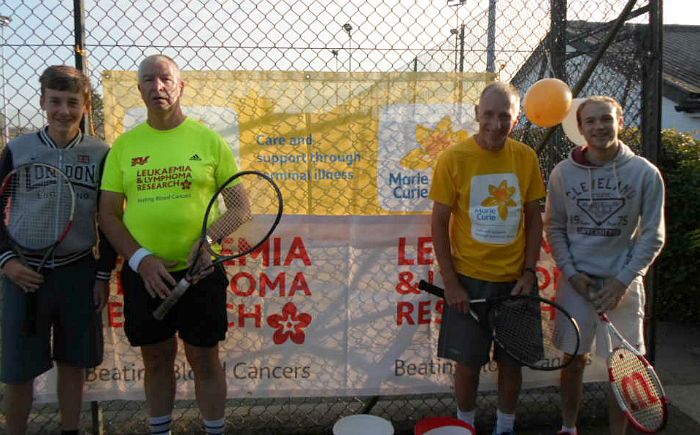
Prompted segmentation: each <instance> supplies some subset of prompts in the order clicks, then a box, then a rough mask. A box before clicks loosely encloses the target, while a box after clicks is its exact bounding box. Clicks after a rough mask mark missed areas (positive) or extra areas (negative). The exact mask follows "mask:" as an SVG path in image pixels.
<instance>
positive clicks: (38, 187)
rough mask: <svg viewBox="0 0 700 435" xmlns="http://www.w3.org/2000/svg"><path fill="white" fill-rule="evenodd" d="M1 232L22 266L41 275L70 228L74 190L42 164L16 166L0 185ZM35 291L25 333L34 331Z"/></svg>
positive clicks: (29, 296)
mask: <svg viewBox="0 0 700 435" xmlns="http://www.w3.org/2000/svg"><path fill="white" fill-rule="evenodd" d="M0 205H1V206H2V213H3V214H2V223H1V224H0V225H2V230H3V231H5V233H6V234H7V236H8V237H9V239H10V242H11V244H12V245H13V248H14V251H15V252H16V253H17V255H19V258H20V260H21V261H22V263H23V264H25V265H28V266H31V267H34V268H35V270H36V271H37V272H39V273H41V271H42V269H43V268H44V266H45V265H46V262H47V260H48V259H49V258H51V256H52V255H53V252H54V251H55V250H56V247H57V246H58V245H59V244H60V243H61V242H62V241H63V240H65V238H66V237H67V236H68V233H69V232H70V230H71V228H72V226H73V214H74V212H75V190H74V188H73V184H72V183H71V181H70V180H69V179H68V177H67V176H66V174H65V173H64V172H63V171H61V170H60V169H59V168H57V167H55V166H52V165H48V164H45V163H30V164H27V165H22V166H19V167H17V168H15V169H13V170H12V171H10V173H9V174H7V175H6V176H5V178H4V179H3V180H2V185H0ZM36 297H37V296H36V292H33V291H32V292H28V293H27V306H26V310H27V312H26V317H25V323H24V330H25V332H26V333H27V334H34V333H35V332H36V314H37V301H36Z"/></svg>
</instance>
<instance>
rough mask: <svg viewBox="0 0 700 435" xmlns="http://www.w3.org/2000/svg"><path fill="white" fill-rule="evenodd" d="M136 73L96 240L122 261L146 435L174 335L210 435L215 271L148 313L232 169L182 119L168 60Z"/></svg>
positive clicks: (167, 407)
mask: <svg viewBox="0 0 700 435" xmlns="http://www.w3.org/2000/svg"><path fill="white" fill-rule="evenodd" d="M138 74H139V91H140V92H141V97H142V99H143V101H144V103H145V104H146V108H147V112H148V118H147V121H146V122H145V123H143V124H140V125H138V126H136V127H135V128H134V129H132V130H130V131H128V132H126V133H124V134H122V135H121V136H120V137H119V138H118V139H117V140H116V141H115V142H114V144H113V146H112V150H111V151H110V153H109V155H108V157H107V162H106V164H105V173H104V176H103V180H102V185H101V189H102V198H101V200H100V222H101V223H102V225H103V226H104V232H105V234H106V235H107V237H108V238H109V240H110V241H111V242H112V243H113V245H114V247H115V248H116V250H117V252H119V253H120V254H121V255H122V256H123V257H124V258H125V259H128V266H126V265H125V267H124V268H123V269H122V274H121V279H122V288H123V290H124V319H125V322H124V330H125V333H126V336H127V338H128V339H129V342H130V343H131V345H132V346H139V347H141V355H142V357H143V361H144V367H145V370H146V373H145V379H144V390H145V393H146V401H147V404H148V413H149V424H150V428H151V432H152V433H159V434H168V433H169V432H170V424H171V421H172V418H171V413H172V409H173V402H174V400H175V371H174V366H175V356H176V353H177V341H176V339H175V333H176V332H177V334H178V336H179V337H180V339H182V341H183V342H184V346H185V355H186V356H187V360H188V362H189V363H190V365H191V366H192V370H193V372H194V382H195V390H196V398H197V402H198V404H199V408H200V411H201V413H202V417H203V420H204V428H205V431H206V433H207V434H219V433H223V430H224V402H225V399H226V378H225V376H224V371H223V368H222V366H221V362H220V360H219V341H221V340H223V339H224V338H225V335H226V330H227V327H228V320H227V316H226V287H227V284H228V281H227V279H226V275H225V273H224V271H223V269H222V268H217V269H216V270H215V271H214V272H213V273H212V274H210V275H209V276H207V277H205V278H203V279H202V280H200V281H199V282H197V283H196V284H194V285H193V287H191V288H190V289H189V290H188V291H187V292H186V293H185V295H184V296H183V297H182V299H180V301H179V302H178V303H177V304H176V305H175V306H174V307H173V309H172V310H171V311H170V312H169V313H168V314H167V315H166V317H165V318H164V319H163V320H162V321H159V320H156V319H155V318H154V317H153V314H152V313H153V311H154V310H155V309H156V308H157V307H158V305H159V304H160V302H161V301H162V299H164V298H166V297H167V296H168V295H169V294H170V290H171V288H172V287H173V286H175V285H176V283H177V281H178V280H179V279H181V278H182V277H183V276H184V275H185V273H186V269H187V266H188V264H187V259H188V256H189V254H190V251H191V250H192V249H193V246H194V244H195V243H196V242H197V239H198V236H199V231H200V228H201V223H202V219H203V217H204V212H205V209H206V206H207V204H208V202H209V200H210V199H211V197H212V196H213V194H214V193H215V192H216V190H217V188H218V187H219V186H221V185H222V184H223V183H224V182H225V181H226V180H227V179H228V178H229V177H230V176H232V175H233V174H235V173H236V172H237V171H238V167H237V165H236V161H235V158H234V156H233V153H232V152H231V149H230V148H229V146H228V144H227V143H226V142H225V141H224V139H223V138H222V137H221V136H220V135H218V134H217V133H216V132H214V131H212V130H211V129H209V128H207V127H206V126H204V125H202V124H200V123H199V122H196V121H194V120H192V119H189V118H187V117H186V116H185V114H184V113H183V111H182V108H181V106H180V97H181V96H182V91H183V89H184V87H185V83H184V81H182V79H181V77H180V71H179V69H178V67H177V65H176V64H175V62H174V61H173V60H172V59H170V58H169V57H167V56H163V55H154V56H149V57H147V58H146V59H144V60H143V61H142V62H141V64H140V66H139V71H138ZM125 202H126V205H125Z"/></svg>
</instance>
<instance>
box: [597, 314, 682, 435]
mask: <svg viewBox="0 0 700 435" xmlns="http://www.w3.org/2000/svg"><path fill="white" fill-rule="evenodd" d="M598 317H599V318H600V322H601V323H602V324H603V325H605V327H606V329H607V334H605V338H606V345H607V347H608V377H609V381H610V387H611V389H612V392H613V396H615V400H616V401H617V404H618V405H619V406H620V409H621V410H622V412H623V413H624V414H625V417H627V420H628V421H629V422H630V423H631V424H632V426H634V428H635V429H637V430H638V431H640V432H644V433H657V432H659V431H660V430H661V429H663V428H664V426H665V425H666V421H667V420H668V405H667V403H668V401H667V399H666V394H665V393H664V389H663V387H662V386H661V381H659V377H658V376H657V375H656V371H654V368H653V367H652V365H651V364H649V361H647V360H646V358H644V356H643V355H642V354H641V352H639V351H638V350H637V349H636V348H635V347H634V346H632V345H631V344H630V343H629V342H628V341H627V340H625V338H624V337H623V336H622V334H620V332H619V331H618V330H617V328H615V326H614V325H613V324H612V322H611V321H610V319H608V316H607V315H606V314H605V313H599V314H598ZM611 335H612V336H614V337H615V339H617V340H618V341H619V342H620V345H619V346H618V347H616V348H615V349H613V348H612V340H611Z"/></svg>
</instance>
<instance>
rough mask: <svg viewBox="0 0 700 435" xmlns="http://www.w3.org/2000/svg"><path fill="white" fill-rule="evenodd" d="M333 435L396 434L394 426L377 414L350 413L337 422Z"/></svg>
mask: <svg viewBox="0 0 700 435" xmlns="http://www.w3.org/2000/svg"><path fill="white" fill-rule="evenodd" d="M333 435H394V426H392V425H391V423H390V422H389V421H388V420H385V419H383V418H381V417H377V416H376V415H367V414H358V415H349V416H347V417H343V418H341V419H340V420H338V421H336V422H335V424H334V425H333Z"/></svg>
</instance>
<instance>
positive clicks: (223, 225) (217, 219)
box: [153, 171, 283, 320]
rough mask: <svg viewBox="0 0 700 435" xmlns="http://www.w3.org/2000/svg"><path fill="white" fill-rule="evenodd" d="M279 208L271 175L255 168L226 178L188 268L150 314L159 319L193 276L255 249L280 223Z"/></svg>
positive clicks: (209, 209)
mask: <svg viewBox="0 0 700 435" xmlns="http://www.w3.org/2000/svg"><path fill="white" fill-rule="evenodd" d="M282 210H283V201H282V192H280V189H279V187H278V186H277V185H276V184H275V182H274V181H273V180H272V178H270V177H268V176H267V175H265V174H263V173H262V172H257V171H241V172H238V173H237V174H236V175H234V176H233V177H231V178H229V179H228V180H227V181H226V182H225V183H224V184H223V185H222V186H221V187H220V188H219V190H218V191H217V192H216V194H215V195H214V196H213V197H212V199H211V201H209V205H208V206H207V209H206V213H205V214H204V223H203V224H202V235H201V237H200V239H199V242H198V243H199V247H200V249H198V250H197V253H196V255H195V257H194V259H193V261H192V263H191V266H190V269H189V270H188V271H187V273H186V275H185V277H184V278H183V279H181V280H180V282H179V283H178V284H177V286H175V288H173V290H172V292H171V294H170V296H168V297H167V298H166V299H165V300H164V301H163V302H162V303H161V304H160V306H159V307H158V308H157V309H156V310H155V311H154V312H153V317H155V318H156V319H158V320H162V319H163V318H164V317H165V315H166V314H167V313H168V311H170V309H171V308H172V307H173V306H174V305H175V304H176V303H177V301H178V300H179V299H180V298H181V297H182V295H183V294H184V293H185V292H186V291H187V289H188V288H189V287H190V285H191V284H192V280H193V279H195V278H200V277H202V276H204V275H206V274H207V273H210V272H211V271H212V270H213V269H214V266H216V265H218V264H221V263H223V262H226V261H230V260H232V259H234V258H238V257H241V256H243V255H246V254H249V253H251V252H253V251H255V250H256V249H258V248H259V247H260V246H261V245H262V244H263V243H265V241H266V240H267V239H268V238H269V237H270V235H271V234H272V232H273V231H274V230H275V228H276V227H277V224H279V221H280V219H281V218H282ZM202 255H204V256H205V257H202ZM212 258H213V260H212Z"/></svg>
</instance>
